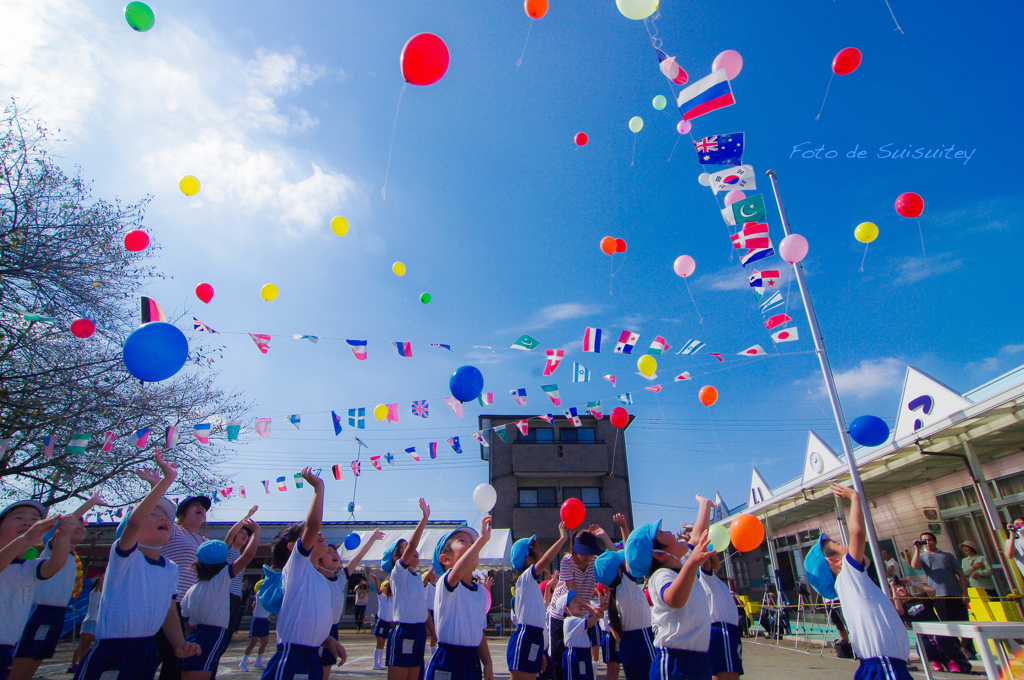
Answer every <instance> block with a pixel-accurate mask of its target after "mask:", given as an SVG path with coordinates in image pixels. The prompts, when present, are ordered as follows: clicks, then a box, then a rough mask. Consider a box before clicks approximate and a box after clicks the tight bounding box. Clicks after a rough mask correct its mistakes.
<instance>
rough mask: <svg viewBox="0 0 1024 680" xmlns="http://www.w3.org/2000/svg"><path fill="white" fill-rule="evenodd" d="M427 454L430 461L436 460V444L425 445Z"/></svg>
mask: <svg viewBox="0 0 1024 680" xmlns="http://www.w3.org/2000/svg"><path fill="white" fill-rule="evenodd" d="M427 452H428V453H429V454H430V458H431V460H437V442H430V443H429V444H427Z"/></svg>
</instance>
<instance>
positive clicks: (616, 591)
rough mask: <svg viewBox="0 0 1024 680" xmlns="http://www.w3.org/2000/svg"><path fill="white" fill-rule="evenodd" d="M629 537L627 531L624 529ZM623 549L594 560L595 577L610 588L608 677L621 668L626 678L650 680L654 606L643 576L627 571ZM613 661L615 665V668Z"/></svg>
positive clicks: (606, 654)
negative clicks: (652, 608)
mask: <svg viewBox="0 0 1024 680" xmlns="http://www.w3.org/2000/svg"><path fill="white" fill-rule="evenodd" d="M624 535H625V536H626V537H628V535H629V534H628V533H626V532H624ZM625 561H626V557H625V554H624V553H622V552H621V551H619V552H613V551H611V550H607V551H605V552H604V553H602V554H601V556H600V557H598V558H597V559H596V560H595V561H594V577H595V578H596V579H597V582H598V583H600V584H603V585H604V586H605V588H607V591H608V600H607V605H606V606H607V609H608V613H607V616H608V628H609V631H608V633H607V634H606V635H605V639H604V644H603V645H602V647H603V648H604V651H605V663H606V664H608V671H607V673H606V677H607V678H608V680H613V678H615V677H618V670H619V667H621V669H622V670H623V672H624V673H625V676H626V680H647V679H648V678H649V677H650V676H651V662H653V661H654V631H653V630H652V629H651V605H650V604H649V603H648V602H647V596H646V595H645V594H644V585H643V579H637V578H633V576H632V574H630V573H629V572H628V571H626V568H625ZM613 664H614V665H615V666H616V667H615V668H613Z"/></svg>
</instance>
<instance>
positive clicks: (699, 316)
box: [683, 277, 704, 323]
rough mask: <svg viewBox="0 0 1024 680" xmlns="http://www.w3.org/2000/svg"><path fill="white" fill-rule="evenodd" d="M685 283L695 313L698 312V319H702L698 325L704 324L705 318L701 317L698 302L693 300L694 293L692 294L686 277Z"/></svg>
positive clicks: (684, 278)
mask: <svg viewBox="0 0 1024 680" xmlns="http://www.w3.org/2000/svg"><path fill="white" fill-rule="evenodd" d="M683 283H684V284H685V285H686V292H687V293H689V294H690V302H692V303H693V311H695V312H697V318H699V319H700V321H699V322H698V323H704V317H703V316H701V314H700V310H699V309H697V301H696V300H694V299H693V293H692V292H690V284H689V283H688V282H687V281H686V277H683Z"/></svg>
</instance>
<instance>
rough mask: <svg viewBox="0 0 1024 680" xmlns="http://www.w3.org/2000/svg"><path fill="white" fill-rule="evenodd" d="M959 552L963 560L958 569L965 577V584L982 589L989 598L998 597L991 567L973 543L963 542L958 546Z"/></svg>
mask: <svg viewBox="0 0 1024 680" xmlns="http://www.w3.org/2000/svg"><path fill="white" fill-rule="evenodd" d="M960 552H961V553H963V559H961V560H960V568H961V569H962V570H963V572H964V576H966V577H967V582H968V583H970V585H971V587H972V588H984V589H985V592H987V593H988V594H989V596H991V597H998V595H999V593H998V591H997V590H996V582H995V579H993V578H992V565H991V564H989V563H988V559H987V558H986V557H985V555H983V554H982V552H981V550H979V549H978V546H977V545H975V543H974V542H973V541H964V542H962V543H961V544H960Z"/></svg>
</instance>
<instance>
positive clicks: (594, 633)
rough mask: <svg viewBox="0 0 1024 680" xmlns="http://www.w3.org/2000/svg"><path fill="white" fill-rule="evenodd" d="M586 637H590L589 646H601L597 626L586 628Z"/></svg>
mask: <svg viewBox="0 0 1024 680" xmlns="http://www.w3.org/2000/svg"><path fill="white" fill-rule="evenodd" d="M587 637H589V638H590V646H591V647H600V646H601V637H600V632H599V631H598V630H597V626H591V627H590V628H587Z"/></svg>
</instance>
